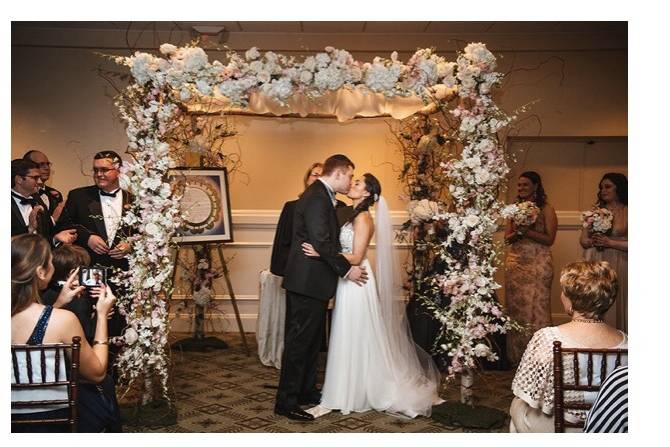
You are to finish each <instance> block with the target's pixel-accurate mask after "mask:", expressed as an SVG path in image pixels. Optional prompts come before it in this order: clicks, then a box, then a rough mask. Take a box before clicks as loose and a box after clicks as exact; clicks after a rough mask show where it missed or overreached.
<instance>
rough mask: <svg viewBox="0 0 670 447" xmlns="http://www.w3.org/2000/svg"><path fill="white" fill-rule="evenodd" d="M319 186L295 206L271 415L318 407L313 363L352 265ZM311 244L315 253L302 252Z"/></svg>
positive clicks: (330, 203) (332, 209)
mask: <svg viewBox="0 0 670 447" xmlns="http://www.w3.org/2000/svg"><path fill="white" fill-rule="evenodd" d="M326 188H327V187H326V185H325V184H324V183H322V182H321V181H318V180H317V181H316V182H314V183H312V184H311V185H310V186H309V187H308V188H307V189H306V190H305V192H304V193H303V194H302V196H301V197H300V199H298V201H297V202H296V204H295V211H294V213H293V233H292V235H291V236H292V237H291V248H290V251H289V255H288V260H287V262H286V269H285V271H284V283H283V287H284V288H285V289H286V324H285V326H284V353H283V355H282V364H281V373H280V377H279V387H278V390H277V399H276V402H275V412H277V413H279V414H286V413H287V412H291V411H294V410H296V409H299V407H298V405H299V404H303V403H304V404H307V403H318V401H319V399H320V393H319V391H318V389H317V388H316V364H317V359H318V355H319V350H320V348H321V342H322V336H323V332H324V329H325V316H326V307H327V304H328V300H329V299H330V298H331V297H332V296H333V295H334V294H335V289H336V287H337V278H338V276H342V277H344V276H345V275H346V274H347V272H348V271H349V269H350V268H351V265H350V264H349V262H348V261H347V260H346V258H345V257H344V256H342V255H341V254H340V250H341V247H340V238H339V233H340V226H339V224H338V220H337V213H336V211H335V206H334V204H333V201H332V199H331V196H330V195H329V193H328V190H327V189H326ZM303 242H309V243H310V244H312V245H313V246H314V248H315V249H316V251H317V252H319V255H320V257H319V258H310V257H308V256H306V255H305V254H304V253H303V252H302V247H301V246H302V243H303Z"/></svg>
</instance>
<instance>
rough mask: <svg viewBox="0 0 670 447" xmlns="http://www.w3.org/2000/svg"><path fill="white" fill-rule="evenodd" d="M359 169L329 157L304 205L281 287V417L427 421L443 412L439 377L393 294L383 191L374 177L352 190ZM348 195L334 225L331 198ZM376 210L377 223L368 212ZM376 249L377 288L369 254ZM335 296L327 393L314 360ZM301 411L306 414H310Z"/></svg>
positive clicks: (389, 231)
mask: <svg viewBox="0 0 670 447" xmlns="http://www.w3.org/2000/svg"><path fill="white" fill-rule="evenodd" d="M353 174H354V164H353V163H352V162H351V160H349V158H347V157H346V156H344V155H340V154H338V155H333V156H331V157H329V158H328V159H327V160H326V161H325V163H324V165H323V172H322V174H321V177H320V178H319V179H318V180H317V181H315V182H314V183H313V184H312V185H310V186H309V187H308V188H307V189H306V190H305V191H304V192H303V194H302V195H301V197H300V199H299V200H298V201H297V203H296V206H295V212H294V215H293V233H292V242H291V248H290V250H289V255H288V260H287V263H286V270H285V272H284V282H283V284H282V286H283V287H284V289H286V323H285V334H284V352H283V355H282V362H281V363H282V364H281V372H280V378H279V386H278V391H277V396H276V400H275V409H274V411H275V413H276V414H278V415H281V416H286V417H288V418H289V419H293V420H299V421H311V420H314V418H315V417H319V416H321V415H324V414H327V413H329V412H330V411H332V410H339V411H341V412H342V414H348V413H349V412H351V411H355V412H362V411H368V410H372V409H374V410H377V411H385V412H388V413H390V414H395V415H402V416H405V417H416V416H419V415H423V416H429V415H430V412H431V407H432V406H433V405H435V404H438V403H441V402H442V400H441V399H440V398H439V396H438V386H439V383H440V373H439V371H438V370H437V367H436V365H435V363H434V362H433V361H432V359H431V358H430V356H429V355H428V354H426V352H424V351H423V350H421V348H419V347H417V346H416V345H415V344H414V342H413V340H412V337H411V333H410V330H409V325H408V323H407V320H406V319H405V317H404V300H403V299H402V297H400V296H399V294H398V293H397V292H396V289H395V287H394V285H393V284H394V281H396V280H397V279H398V277H399V276H398V274H397V273H396V270H395V266H394V262H393V259H394V255H393V251H392V250H393V230H392V226H391V222H390V218H389V213H388V207H387V205H386V202H385V200H384V198H383V197H381V185H380V183H379V181H378V180H377V179H376V178H375V177H374V176H373V175H372V174H369V173H368V174H364V175H363V177H362V178H361V179H358V180H356V181H354V182H352V178H353ZM336 193H341V194H347V196H348V197H349V198H350V199H351V200H352V201H353V213H352V215H351V217H349V219H348V220H347V222H346V223H345V224H344V225H342V227H341V229H340V227H339V225H338V220H337V214H336V211H335V206H336V203H337V201H336V199H335V194H336ZM375 204H376V216H375V217H376V218H375V221H373V219H372V217H371V215H370V212H369V209H370V208H371V207H372V206H374V205H375ZM373 234H375V241H376V244H375V245H376V269H375V273H376V280H375V274H373V271H372V268H371V265H370V262H369V261H368V259H367V249H368V246H369V244H370V240H371V238H372V235H373ZM333 296H335V308H334V311H333V323H332V328H331V334H330V342H329V344H328V346H329V348H328V358H327V365H326V376H325V381H324V384H323V387H322V392H321V391H319V389H318V388H317V386H316V385H317V359H318V354H319V350H320V347H321V340H322V333H323V331H324V330H325V328H324V324H325V314H326V309H327V307H328V301H329V300H330V299H331V297H333ZM301 406H309V407H311V408H309V409H308V410H307V411H305V410H303V409H302V408H301Z"/></svg>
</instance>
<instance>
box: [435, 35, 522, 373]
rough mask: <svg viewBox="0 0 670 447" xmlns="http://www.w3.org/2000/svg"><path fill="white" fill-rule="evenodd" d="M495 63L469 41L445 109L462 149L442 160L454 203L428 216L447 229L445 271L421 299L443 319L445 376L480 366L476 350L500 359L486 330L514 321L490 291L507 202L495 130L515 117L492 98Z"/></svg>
mask: <svg viewBox="0 0 670 447" xmlns="http://www.w3.org/2000/svg"><path fill="white" fill-rule="evenodd" d="M495 67H496V59H495V57H494V56H493V54H492V53H491V52H489V51H488V50H487V49H486V47H485V46H484V45H483V44H470V45H468V46H467V47H466V48H465V50H464V52H463V53H462V54H460V55H459V56H458V59H457V68H456V79H457V87H458V95H459V98H460V100H459V103H458V105H457V106H456V107H455V108H453V109H451V110H448V111H446V110H445V111H446V112H447V113H449V114H451V116H453V117H456V118H458V119H459V120H460V122H459V125H458V129H457V139H458V141H459V143H460V144H461V145H462V152H461V154H460V156H458V157H453V158H452V159H451V160H449V161H448V162H446V163H443V168H444V174H445V180H446V182H447V183H448V184H449V192H450V193H451V199H452V203H451V209H452V210H451V211H450V212H444V213H441V214H438V215H436V216H434V217H433V219H434V220H435V221H436V222H438V223H439V225H441V226H443V227H444V228H445V229H447V230H448V231H447V232H446V234H447V235H446V238H445V239H444V240H443V241H442V243H441V250H440V251H441V253H440V257H441V260H442V262H443V272H441V273H436V274H435V275H433V276H432V277H431V278H427V279H426V282H427V283H429V284H430V285H431V286H432V287H433V288H435V289H437V291H438V292H439V293H437V294H433V295H432V296H428V297H427V298H426V299H425V300H424V301H425V303H426V305H427V306H428V307H429V308H430V309H432V311H433V314H434V316H435V318H436V319H437V320H438V321H440V322H441V323H442V327H441V329H440V331H439V333H438V337H437V339H436V340H435V347H436V348H437V350H438V351H440V352H443V353H444V354H446V355H447V356H449V357H450V358H451V363H450V365H449V368H448V371H449V376H450V377H453V376H454V375H455V374H456V373H460V372H464V371H465V370H467V369H475V368H477V358H486V359H488V360H497V359H498V357H497V354H496V353H495V352H494V351H493V349H492V344H491V342H490V336H491V335H492V334H495V333H505V332H507V331H509V330H510V329H517V328H518V325H517V324H516V323H514V322H512V321H511V320H510V318H509V317H507V316H506V315H505V314H504V313H503V311H502V308H501V306H500V305H499V303H498V302H497V301H496V299H495V290H496V289H498V288H500V285H499V284H497V283H496V282H495V280H494V277H493V276H494V274H495V271H496V265H497V255H498V253H497V250H496V246H495V244H494V243H493V235H494V233H495V232H496V231H497V229H498V220H499V218H500V211H501V209H502V208H503V206H504V204H503V203H502V202H501V201H499V200H498V195H499V193H500V191H501V190H502V189H503V188H504V187H505V184H506V180H507V174H508V173H509V167H508V166H507V162H506V160H505V154H504V150H503V148H502V145H501V144H499V141H498V137H497V132H498V131H499V130H500V129H502V128H503V127H504V126H506V125H508V124H509V123H510V122H511V121H512V120H513V119H515V118H516V116H507V115H505V114H504V113H503V112H502V111H501V110H500V109H499V108H498V107H497V106H496V105H495V103H494V102H493V99H492V98H491V89H492V87H493V86H495V85H498V84H499V83H500V81H501V79H502V75H501V74H500V73H497V72H495V71H494V70H495ZM442 107H443V110H444V107H445V106H444V105H442ZM435 296H440V297H441V298H440V299H437V300H436V299H435ZM444 297H446V298H448V299H446V300H444V299H442V298H444Z"/></svg>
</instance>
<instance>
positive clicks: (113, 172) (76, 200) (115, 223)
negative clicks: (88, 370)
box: [58, 151, 130, 366]
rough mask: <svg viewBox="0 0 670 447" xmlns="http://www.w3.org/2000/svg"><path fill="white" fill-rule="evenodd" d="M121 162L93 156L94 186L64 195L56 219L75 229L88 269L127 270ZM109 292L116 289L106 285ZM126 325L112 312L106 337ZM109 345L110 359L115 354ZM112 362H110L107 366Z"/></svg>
mask: <svg viewBox="0 0 670 447" xmlns="http://www.w3.org/2000/svg"><path fill="white" fill-rule="evenodd" d="M122 163H123V161H122V160H121V157H120V156H119V154H117V153H116V152H114V151H101V152H98V153H97V154H95V156H94V157H93V180H94V182H95V185H92V186H85V187H83V188H77V189H73V190H72V191H70V192H69V193H68V196H67V200H66V201H65V208H64V209H63V213H62V214H61V217H60V219H59V220H58V227H59V228H74V229H76V230H77V241H76V244H77V245H79V246H81V247H84V248H85V249H86V251H88V253H89V255H90V256H91V266H92V267H93V266H95V265H96V264H97V265H101V266H105V267H116V268H119V269H121V270H128V260H127V259H126V255H127V254H128V253H129V252H130V244H129V243H128V242H126V241H125V240H124V237H125V236H127V234H124V229H123V227H122V225H121V218H122V217H123V214H124V210H125V208H124V206H125V205H126V204H128V203H129V202H130V196H129V195H128V193H127V192H125V191H121V188H120V187H119V169H120V168H121V164H122ZM110 287H112V289H116V290H115V293H116V294H117V295H118V294H119V292H118V288H116V287H114V285H113V284H110ZM125 325H126V323H125V321H124V319H123V317H122V316H121V315H120V314H119V312H114V314H113V316H112V317H111V319H110V321H109V324H108V327H109V330H108V332H109V335H110V336H117V335H121V333H122V331H123V328H124V327H125ZM112 351H113V349H112V347H111V346H110V356H113V355H114V354H115V353H114V352H112ZM111 364H112V361H111V360H110V366H111Z"/></svg>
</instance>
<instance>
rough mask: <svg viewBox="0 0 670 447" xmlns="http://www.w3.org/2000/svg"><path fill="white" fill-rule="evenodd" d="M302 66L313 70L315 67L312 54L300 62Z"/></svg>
mask: <svg viewBox="0 0 670 447" xmlns="http://www.w3.org/2000/svg"><path fill="white" fill-rule="evenodd" d="M302 68H303V69H305V70H307V71H310V72H313V71H314V70H315V69H316V59H315V58H314V56H309V57H308V58H307V59H305V61H304V62H303V63H302Z"/></svg>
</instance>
